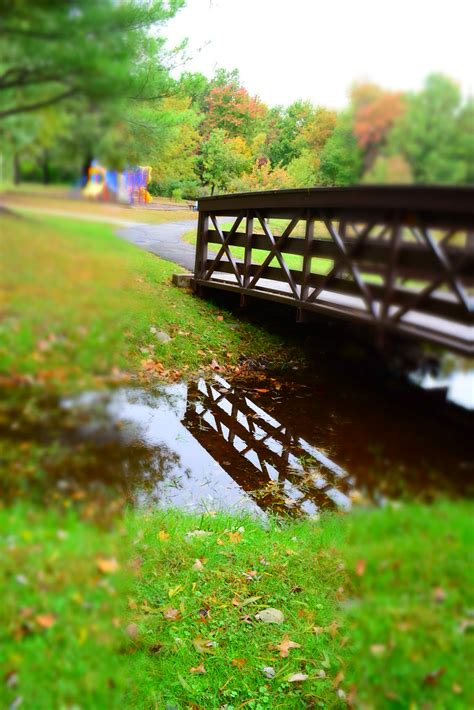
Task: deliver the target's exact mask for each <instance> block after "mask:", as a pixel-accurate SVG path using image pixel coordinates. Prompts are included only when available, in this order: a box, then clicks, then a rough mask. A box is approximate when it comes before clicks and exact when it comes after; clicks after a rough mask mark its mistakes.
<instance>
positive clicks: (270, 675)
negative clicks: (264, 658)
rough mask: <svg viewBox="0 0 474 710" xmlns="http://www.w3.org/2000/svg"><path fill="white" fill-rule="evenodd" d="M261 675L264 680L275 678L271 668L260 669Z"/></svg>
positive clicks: (273, 670)
mask: <svg viewBox="0 0 474 710" xmlns="http://www.w3.org/2000/svg"><path fill="white" fill-rule="evenodd" d="M262 673H263V675H264V676H265V677H266V678H274V677H275V669H274V668H272V666H265V667H264V668H262Z"/></svg>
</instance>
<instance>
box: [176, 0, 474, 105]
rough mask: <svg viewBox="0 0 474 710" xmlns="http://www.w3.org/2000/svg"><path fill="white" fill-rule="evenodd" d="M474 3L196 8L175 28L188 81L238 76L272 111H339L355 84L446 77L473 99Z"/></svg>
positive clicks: (202, 1)
mask: <svg viewBox="0 0 474 710" xmlns="http://www.w3.org/2000/svg"><path fill="white" fill-rule="evenodd" d="M473 31H474V0H396V2H391V1H387V0H187V7H186V8H185V9H183V10H182V11H181V12H180V13H179V14H178V15H177V16H176V17H175V18H174V19H173V20H172V21H171V22H170V23H169V24H168V26H167V30H166V34H167V36H168V37H169V40H170V42H171V43H173V44H175V43H177V42H179V41H180V40H181V39H183V38H185V37H187V38H188V39H189V50H188V51H189V54H190V55H191V57H192V59H191V61H190V62H189V63H188V64H187V65H186V67H185V68H186V69H187V70H189V71H200V72H202V73H203V74H205V75H206V76H209V77H210V76H212V74H213V73H214V69H215V68H216V67H224V68H225V69H233V68H237V69H239V71H240V76H241V78H242V82H243V84H244V86H245V87H246V88H247V89H248V90H249V91H250V93H251V94H257V95H258V96H259V97H260V98H261V99H262V100H263V101H264V102H265V103H268V104H270V105H275V104H284V105H287V104H289V103H291V102H292V101H295V100H296V99H310V100H311V101H312V102H313V103H316V104H318V103H320V104H323V105H326V106H330V107H334V108H340V107H342V106H343V105H344V104H345V103H346V97H347V89H348V87H349V85H350V84H351V82H352V81H353V80H354V79H370V80H372V81H375V82H376V83H379V84H381V85H382V86H384V87H386V88H389V89H418V88H419V87H420V86H421V84H422V81H423V79H424V77H425V76H426V75H427V74H429V73H430V72H433V71H441V72H444V73H445V74H448V75H449V76H451V77H452V78H453V79H455V80H456V81H458V82H459V84H460V85H461V87H462V89H463V92H464V93H465V94H472V93H473V91H474V78H473V72H474V59H473Z"/></svg>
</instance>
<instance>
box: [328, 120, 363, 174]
mask: <svg viewBox="0 0 474 710" xmlns="http://www.w3.org/2000/svg"><path fill="white" fill-rule="evenodd" d="M361 173H362V151H361V149H360V148H359V146H358V145H357V141H356V138H355V136H354V133H353V129H352V117H351V115H350V114H349V113H345V114H341V116H340V117H339V120H338V122H337V124H336V127H335V129H334V131H333V133H332V135H331V136H330V137H329V138H328V140H327V142H326V144H325V146H324V148H323V150H322V151H321V156H320V166H319V181H320V183H321V184H322V185H335V186H343V185H354V184H355V183H357V182H358V181H359V180H360V176H361Z"/></svg>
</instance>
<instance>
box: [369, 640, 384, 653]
mask: <svg viewBox="0 0 474 710" xmlns="http://www.w3.org/2000/svg"><path fill="white" fill-rule="evenodd" d="M386 650H387V647H386V646H384V645H383V643H373V644H372V646H371V647H370V653H371V654H372V656H383V655H384V653H385V651H386Z"/></svg>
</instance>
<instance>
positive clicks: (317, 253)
mask: <svg viewBox="0 0 474 710" xmlns="http://www.w3.org/2000/svg"><path fill="white" fill-rule="evenodd" d="M194 283H195V287H196V289H197V290H198V291H201V292H202V290H203V288H204V287H211V288H217V289H224V290H228V291H235V292H238V293H239V294H240V296H241V298H242V299H245V298H246V297H248V296H255V297H258V298H265V299H269V300H273V301H276V302H281V303H286V304H290V305H292V306H295V307H296V308H297V312H298V316H299V317H300V318H303V316H304V314H305V312H308V311H314V312H318V313H324V314H327V315H331V316H338V317H344V318H350V319H352V320H355V321H361V322H365V323H368V324H370V325H373V326H374V327H375V328H377V330H378V332H379V333H384V332H386V331H392V332H393V331H395V332H399V333H400V334H405V335H411V336H416V337H419V338H423V339H425V340H427V341H430V342H434V343H438V344H441V345H444V346H447V347H449V348H452V349H454V350H457V351H459V352H462V353H464V354H467V355H474V189H472V188H450V187H430V188H428V187H412V186H406V187H405V186H403V187H354V188H314V189H308V190H283V191H272V192H260V193H247V194H238V195H222V196H218V197H207V198H204V199H201V200H200V201H199V222H198V240H197V250H196V264H195V273H194Z"/></svg>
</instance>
